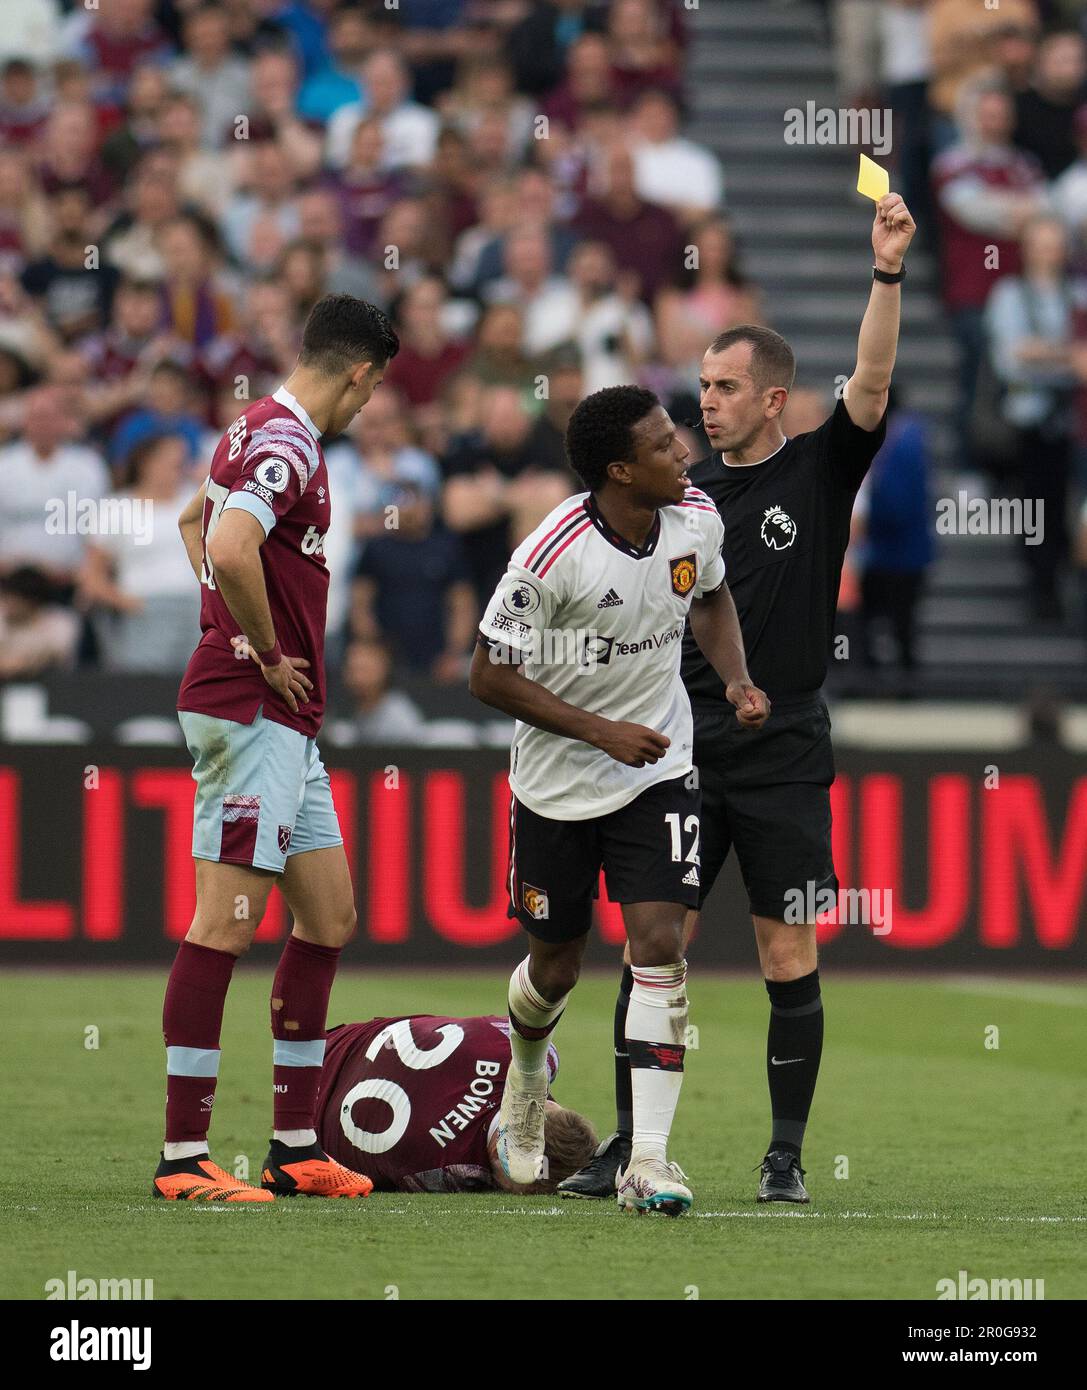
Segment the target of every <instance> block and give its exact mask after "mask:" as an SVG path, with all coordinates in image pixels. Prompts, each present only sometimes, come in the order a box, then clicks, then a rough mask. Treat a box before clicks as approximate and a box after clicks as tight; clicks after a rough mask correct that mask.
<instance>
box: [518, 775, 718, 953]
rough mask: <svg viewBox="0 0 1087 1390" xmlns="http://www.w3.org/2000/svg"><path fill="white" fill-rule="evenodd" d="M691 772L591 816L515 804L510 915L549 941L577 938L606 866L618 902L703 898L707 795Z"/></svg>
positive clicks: (691, 905)
mask: <svg viewBox="0 0 1087 1390" xmlns="http://www.w3.org/2000/svg"><path fill="white" fill-rule="evenodd" d="M694 782H695V778H694V777H693V776H692V775H691V774H687V775H686V776H683V777H673V778H672V779H671V780H669V781H667V782H657V783H656V784H655V785H653V786H651V787H647V788H646V789H645V791H644V792H642V793H641V794H640V795H639V796H636V797H635V798H634V800H633V801H629V802H627V804H626V805H625V806H621V807H620V808H619V810H618V811H611V812H610V813H609V814H608V815H605V816H596V817H593V818H592V819H591V820H552V819H551V817H549V816H539V815H537V814H536V812H535V811H530V810H529V808H528V807H527V806H525V805H523V804H522V803H521V802H520V801H518V800H517V798H516V797H512V798H511V805H510V864H509V877H508V887H509V894H510V904H509V909H508V911H507V913H506V915H507V917H516V918H517V919H518V920H519V921H520V923H521V925H522V926H523V927H524V928H525V930H526V931H528V932H531V934H532V935H533V936H538V937H539V938H540V939H541V940H543V941H550V942H556V943H557V942H561V941H573V940H575V939H576V938H577V937H579V936H584V935H585V933H586V932H587V931H588V930H589V927H590V925H591V921H592V907H593V899H594V898H595V897H596V896H597V893H598V890H599V884H600V870H601V869H603V870H604V879H605V882H606V883H607V887H608V897H609V898H610V899H611V901H612V902H617V903H648V902H663V903H681V904H683V906H685V907H689V908H694V907H696V906H697V905H698V885H699V867H698V853H699V848H698V835H699V823H698V822H699V815H698V805H699V795H698V789H697V787H696V786H695V785H694Z"/></svg>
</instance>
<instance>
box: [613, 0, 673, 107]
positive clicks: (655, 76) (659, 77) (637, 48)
mask: <svg viewBox="0 0 1087 1390" xmlns="http://www.w3.org/2000/svg"><path fill="white" fill-rule="evenodd" d="M608 39H609V40H610V43H611V62H612V71H613V73H614V76H615V82H616V85H617V87H618V90H619V99H620V101H621V102H622V104H623V105H624V106H627V105H629V104H630V103H631V102H632V101H633V100H634V99H635V98H636V97H637V96H639V95H640V94H641V93H642V92H644V91H646V90H647V89H648V88H650V87H655V88H664V89H666V90H669V91H671V92H673V93H674V94H675V95H676V96H678V95H679V67H678V58H679V50H678V47H677V45H676V42H675V37H674V35H673V33H672V32H671V31H670V27H669V23H668V21H667V20H666V18H665V15H664V9H663V7H662V6H661V5H660V4H659V3H658V0H612V6H611V9H610V11H609V12H608Z"/></svg>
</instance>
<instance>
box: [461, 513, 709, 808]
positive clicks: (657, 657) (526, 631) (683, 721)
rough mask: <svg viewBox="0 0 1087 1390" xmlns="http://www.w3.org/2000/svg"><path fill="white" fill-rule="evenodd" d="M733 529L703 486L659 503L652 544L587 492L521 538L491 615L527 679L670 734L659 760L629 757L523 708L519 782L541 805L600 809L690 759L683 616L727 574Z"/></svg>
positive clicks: (514, 757)
mask: <svg viewBox="0 0 1087 1390" xmlns="http://www.w3.org/2000/svg"><path fill="white" fill-rule="evenodd" d="M723 540H724V527H723V525H722V523H721V518H720V516H719V515H718V512H717V508H716V507H715V506H714V504H713V502H712V501H711V500H710V499H709V498H708V497H707V496H706V494H705V493H704V492H701V491H699V489H698V488H693V487H689V488H688V489H687V491H686V495H685V496H684V499H683V501H682V502H681V503H679V504H678V505H677V506H670V507H662V508H661V509H660V511H659V512H658V513H657V519H656V521H655V522H654V523H653V527H652V529H651V530H650V532H649V535H648V536H647V537H646V540H645V544H644V545H643V546H642V548H641V549H640V550H636V549H635V548H634V547H633V546H632V545H631V544H630V543H629V541H626V540H624V539H623V537H622V536H619V535H617V534H616V533H615V532H614V531H613V530H612V529H611V527H610V526H609V525H608V523H607V522H606V521H605V520H604V517H603V516H602V514H601V512H600V510H599V508H598V507H597V506H596V503H595V501H594V499H593V496H592V494H591V493H587V492H582V493H578V494H576V495H575V496H573V497H568V498H567V499H566V501H565V502H563V503H562V505H561V506H558V507H556V508H555V510H554V511H553V512H551V514H550V515H549V516H548V517H547V518H546V519H545V520H544V521H543V522H541V523H540V525H539V526H538V527H537V528H536V530H535V531H533V533H532V534H531V535H530V536H529V537H528V538H527V539H526V540H524V541H522V542H521V544H520V545H519V546H518V547H517V549H516V550H515V551H514V552H513V556H512V558H511V559H510V563H509V567H508V568H507V570H506V573H505V575H504V576H503V579H502V582H501V583H500V584H499V586H498V588H497V589H496V590H495V592H494V595H493V597H492V598H491V601H490V603H489V604H488V605H487V610H486V612H485V613H484V615H483V620H482V622H481V623H480V632H481V633H482V634H483V636H484V637H485V638H487V639H488V640H489V641H491V642H495V643H499V644H501V645H502V646H504V647H510V648H513V649H514V650H515V651H516V652H518V653H519V654H521V655H522V656H523V657H524V674H525V675H526V676H527V677H528V679H529V680H534V681H539V682H540V684H541V685H543V686H544V687H545V688H546V689H548V690H550V691H551V693H552V694H553V695H557V696H558V697H559V699H561V700H565V701H566V702H567V703H568V704H571V705H576V706H577V707H578V708H579V709H583V710H589V711H590V712H591V713H593V714H599V715H600V716H601V717H603V718H604V719H611V720H621V721H629V722H631V723H634V724H644V725H645V726H646V727H647V728H650V729H654V730H656V731H657V732H658V733H661V734H664V735H665V737H667V738H668V739H670V740H671V743H670V746H669V748H668V751H667V752H666V753H665V755H664V757H663V758H661V759H660V761H659V762H656V763H652V764H646V766H645V767H626V766H625V765H624V764H623V763H620V762H616V760H615V759H614V758H611V757H609V756H608V754H607V753H604V752H602V751H601V750H600V749H599V748H594V747H592V746H591V745H590V744H588V743H583V742H581V740H580V739H570V738H564V737H562V736H561V735H560V734H549V733H547V732H545V731H544V730H543V729H537V728H535V727H534V726H533V725H531V724H524V723H522V722H521V721H520V720H518V722H517V727H516V730H515V732H514V736H513V745H512V747H511V750H510V786H511V787H512V789H513V792H514V795H515V796H516V797H517V799H518V800H519V801H521V802H522V803H523V804H524V805H525V806H527V807H528V808H529V810H531V811H535V812H536V813H537V815H541V816H550V817H551V818H552V819H553V820H588V819H590V818H591V817H593V816H603V815H607V814H608V813H609V812H610V811H617V810H618V809H619V808H620V807H621V806H625V805H626V804H627V803H628V802H629V801H633V800H634V798H635V797H636V796H637V795H638V794H639V793H640V792H643V791H644V790H645V789H646V787H650V786H653V785H654V783H656V782H664V781H668V780H670V779H671V778H673V777H681V776H683V775H684V774H686V773H688V772H690V770H691V766H692V763H691V742H692V723H691V704H690V701H689V700H688V698H687V692H686V690H685V689H684V687H683V683H682V682H681V681H680V678H679V660H680V650H681V647H682V639H683V628H684V623H685V621H686V618H687V613H688V611H689V609H690V606H691V601H692V600H693V599H695V598H698V597H700V596H701V595H703V594H707V593H712V592H713V591H714V590H715V589H719V588H720V587H721V585H722V584H723V583H724V578H725V565H724V561H723V560H722V558H721V544H722V541H723Z"/></svg>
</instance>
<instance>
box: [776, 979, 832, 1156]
mask: <svg viewBox="0 0 1087 1390" xmlns="http://www.w3.org/2000/svg"><path fill="white" fill-rule="evenodd" d="M766 992H767V994H769V996H770V1028H769V1032H768V1033H767V1037H766V1079H767V1081H768V1083H769V1086H770V1110H771V1113H772V1114H773V1117H774V1130H773V1138H772V1139H771V1140H770V1147H771V1148H772V1149H788V1150H789V1151H790V1152H791V1153H795V1154H796V1156H797V1157H798V1158H799V1157H800V1148H801V1145H802V1144H803V1142H804V1128H805V1126H806V1125H807V1123H808V1111H809V1110H810V1108H811V1098H812V1096H813V1095H814V1094H815V1082H816V1078H817V1077H818V1075H819V1059H820V1057H821V1056H822V1055H823V1000H822V997H821V996H820V993H819V971H818V970H813V971H812V972H811V974H810V975H804V976H802V977H801V978H800V979H799V980H767V981H766Z"/></svg>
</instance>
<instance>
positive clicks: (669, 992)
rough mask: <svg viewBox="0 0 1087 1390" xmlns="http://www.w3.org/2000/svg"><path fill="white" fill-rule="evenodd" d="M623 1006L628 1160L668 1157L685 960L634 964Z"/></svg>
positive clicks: (679, 1076)
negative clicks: (630, 1128)
mask: <svg viewBox="0 0 1087 1390" xmlns="http://www.w3.org/2000/svg"><path fill="white" fill-rule="evenodd" d="M632 970H633V974H634V987H633V989H632V990H631V992H630V1007H629V1008H628V1009H627V1051H628V1052H629V1054H630V1081H631V1089H632V1092H633V1097H634V1140H633V1145H632V1148H631V1156H630V1158H631V1163H636V1162H637V1161H638V1160H639V1159H642V1158H656V1159H660V1160H661V1161H662V1162H666V1161H667V1154H668V1135H669V1133H670V1131H671V1128H672V1120H673V1118H674V1116H675V1113H676V1105H677V1104H678V1102H679V1092H680V1087H681V1086H682V1085H683V1055H684V1053H685V1051H686V1047H685V1044H684V1039H685V1038H686V1036H687V962H686V961H685V960H681V961H677V962H676V963H675V964H674V965H635V966H633V967H632Z"/></svg>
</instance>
